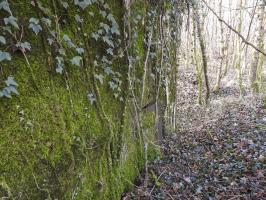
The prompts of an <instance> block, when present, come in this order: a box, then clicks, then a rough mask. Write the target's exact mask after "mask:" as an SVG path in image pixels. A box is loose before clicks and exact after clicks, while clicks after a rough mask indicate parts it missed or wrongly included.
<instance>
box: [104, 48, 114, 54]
mask: <svg viewBox="0 0 266 200" xmlns="http://www.w3.org/2000/svg"><path fill="white" fill-rule="evenodd" d="M106 52H107V53H108V54H110V55H112V56H113V55H114V53H113V49H112V48H109V49H107V50H106Z"/></svg>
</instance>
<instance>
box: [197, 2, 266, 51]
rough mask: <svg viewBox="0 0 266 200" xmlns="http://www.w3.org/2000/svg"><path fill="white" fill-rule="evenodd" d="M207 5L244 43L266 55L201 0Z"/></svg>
mask: <svg viewBox="0 0 266 200" xmlns="http://www.w3.org/2000/svg"><path fill="white" fill-rule="evenodd" d="M201 1H202V2H203V3H204V4H205V5H206V7H207V8H208V9H209V10H210V11H211V12H212V13H213V14H214V15H215V16H216V17H217V19H218V20H219V21H221V22H222V23H224V24H225V25H226V26H227V27H228V28H229V29H231V30H232V31H233V32H234V33H235V34H237V35H238V36H239V37H240V38H241V39H242V41H243V42H244V43H246V44H247V45H249V46H251V47H252V48H253V49H255V50H256V51H258V52H260V53H261V54H263V55H264V56H266V53H265V52H263V51H262V50H260V49H259V48H258V47H256V46H255V45H254V44H252V43H251V42H249V41H247V40H246V39H245V37H244V36H243V35H242V34H241V33H239V32H238V31H237V30H236V29H234V28H233V27H232V26H231V25H230V24H228V23H227V22H226V21H224V20H223V19H222V18H220V17H219V15H218V14H217V13H216V12H215V11H214V10H213V9H212V8H211V7H210V6H209V5H208V4H207V2H206V1H205V0H201ZM264 2H266V0H264Z"/></svg>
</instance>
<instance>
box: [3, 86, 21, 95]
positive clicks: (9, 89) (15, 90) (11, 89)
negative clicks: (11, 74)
mask: <svg viewBox="0 0 266 200" xmlns="http://www.w3.org/2000/svg"><path fill="white" fill-rule="evenodd" d="M5 89H6V90H7V91H8V92H9V93H14V94H16V95H19V93H18V91H17V88H16V87H14V86H8V87H6V88H5Z"/></svg>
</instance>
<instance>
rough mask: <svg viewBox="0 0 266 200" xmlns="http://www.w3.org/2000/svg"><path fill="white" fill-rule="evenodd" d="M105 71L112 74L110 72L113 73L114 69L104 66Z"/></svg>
mask: <svg viewBox="0 0 266 200" xmlns="http://www.w3.org/2000/svg"><path fill="white" fill-rule="evenodd" d="M104 72H105V73H106V74H107V75H110V74H113V73H114V72H113V70H112V69H111V68H110V67H105V68H104Z"/></svg>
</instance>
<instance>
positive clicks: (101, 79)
mask: <svg viewBox="0 0 266 200" xmlns="http://www.w3.org/2000/svg"><path fill="white" fill-rule="evenodd" d="M95 78H96V79H97V80H99V82H100V83H101V84H103V75H102V74H99V75H98V74H95Z"/></svg>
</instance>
